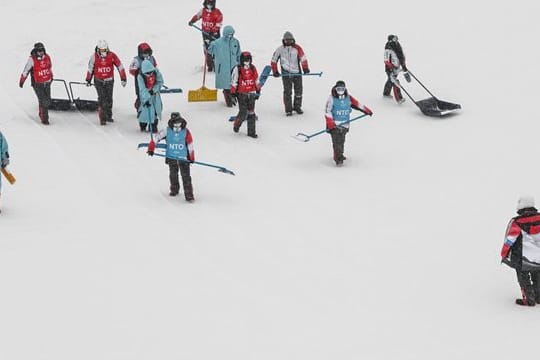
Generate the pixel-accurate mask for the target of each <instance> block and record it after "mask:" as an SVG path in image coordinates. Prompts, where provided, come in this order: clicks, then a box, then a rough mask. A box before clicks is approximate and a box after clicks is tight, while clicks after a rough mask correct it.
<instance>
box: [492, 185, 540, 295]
mask: <svg viewBox="0 0 540 360" xmlns="http://www.w3.org/2000/svg"><path fill="white" fill-rule="evenodd" d="M517 214H518V215H517V216H515V217H513V218H512V219H511V220H510V222H509V224H508V226H507V228H506V234H505V238H504V244H503V247H502V250H501V262H502V263H504V264H506V265H508V266H510V267H512V268H514V269H515V270H516V274H517V280H518V283H519V287H520V288H521V298H520V299H516V304H517V305H522V306H535V305H536V304H540V214H539V213H538V210H537V209H536V207H535V205H534V197H532V196H521V197H520V198H519V199H518V203H517Z"/></svg>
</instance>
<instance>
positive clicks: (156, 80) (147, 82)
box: [137, 60, 163, 133]
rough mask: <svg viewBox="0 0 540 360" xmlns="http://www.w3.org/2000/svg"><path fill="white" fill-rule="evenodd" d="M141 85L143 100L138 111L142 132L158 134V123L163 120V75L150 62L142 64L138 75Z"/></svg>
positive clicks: (140, 90)
mask: <svg viewBox="0 0 540 360" xmlns="http://www.w3.org/2000/svg"><path fill="white" fill-rule="evenodd" d="M137 82H138V85H139V99H140V100H141V102H140V105H139V109H138V111H137V118H138V119H139V126H140V128H141V131H146V127H147V126H148V127H149V129H148V130H149V131H152V132H154V133H155V132H157V126H158V121H159V120H161V114H162V112H163V103H162V102H161V95H160V90H161V88H162V86H163V75H161V72H160V71H159V70H158V69H157V68H155V67H154V65H152V63H151V62H150V61H148V60H144V61H143V62H142V64H141V71H140V72H139V75H137Z"/></svg>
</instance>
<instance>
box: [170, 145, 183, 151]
mask: <svg viewBox="0 0 540 360" xmlns="http://www.w3.org/2000/svg"><path fill="white" fill-rule="evenodd" d="M169 149H171V150H184V144H169Z"/></svg>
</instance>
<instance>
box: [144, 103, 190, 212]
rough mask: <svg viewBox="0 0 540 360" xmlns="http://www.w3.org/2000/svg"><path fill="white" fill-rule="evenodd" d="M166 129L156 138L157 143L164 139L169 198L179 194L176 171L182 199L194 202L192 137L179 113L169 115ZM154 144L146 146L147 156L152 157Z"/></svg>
mask: <svg viewBox="0 0 540 360" xmlns="http://www.w3.org/2000/svg"><path fill="white" fill-rule="evenodd" d="M167 125H168V126H167V128H166V129H164V130H161V131H160V132H159V135H158V136H157V139H156V140H157V142H159V141H161V140H163V139H165V141H166V146H167V149H166V151H165V163H166V164H167V165H169V181H170V192H169V195H170V196H176V195H178V193H179V192H180V182H179V181H178V171H180V175H181V177H182V185H183V187H184V198H185V199H186V201H188V202H193V201H195V197H194V196H193V185H192V183H191V174H190V166H191V163H192V162H193V161H195V151H194V150H193V137H192V136H191V132H190V131H189V129H188V128H187V127H186V125H187V121H186V120H185V119H184V118H183V117H182V116H180V113H179V112H173V113H171V118H170V119H169V122H168V124H167ZM154 150H155V144H153V143H150V144H149V146H148V155H150V156H153V155H154Z"/></svg>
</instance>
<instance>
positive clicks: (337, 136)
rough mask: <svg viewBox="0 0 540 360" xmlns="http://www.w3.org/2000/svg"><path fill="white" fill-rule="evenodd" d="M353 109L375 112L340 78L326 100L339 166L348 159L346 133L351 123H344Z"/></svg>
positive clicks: (327, 117) (327, 126)
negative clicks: (349, 90) (357, 98)
mask: <svg viewBox="0 0 540 360" xmlns="http://www.w3.org/2000/svg"><path fill="white" fill-rule="evenodd" d="M351 109H355V110H359V111H361V112H363V113H364V114H366V115H369V116H371V115H373V112H372V111H371V110H370V109H369V108H368V107H367V106H365V105H362V104H360V103H359V102H358V100H356V99H355V98H354V97H353V96H352V95H350V94H349V92H348V91H347V87H346V86H345V82H344V81H342V80H339V81H337V82H336V84H335V85H334V86H333V87H332V90H331V92H330V96H329V97H328V100H327V101H326V106H325V110H326V112H325V116H324V117H325V120H326V130H327V131H328V132H329V133H330V136H331V137H332V147H333V149H334V156H333V159H334V161H335V162H336V165H337V166H341V165H343V161H344V160H346V159H347V158H346V157H345V156H344V155H343V152H344V148H345V135H347V133H348V132H349V123H345V124H343V122H346V121H349V120H350V119H351ZM336 122H337V124H336ZM340 123H341V124H340Z"/></svg>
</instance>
